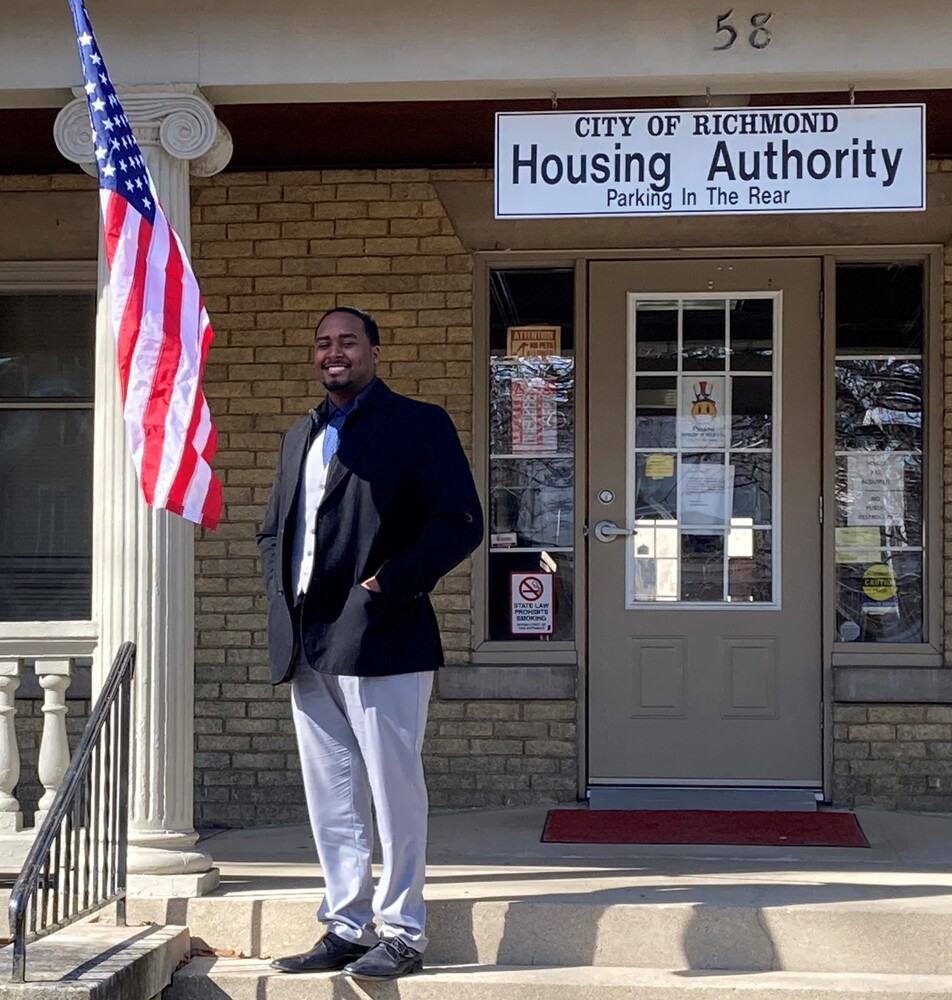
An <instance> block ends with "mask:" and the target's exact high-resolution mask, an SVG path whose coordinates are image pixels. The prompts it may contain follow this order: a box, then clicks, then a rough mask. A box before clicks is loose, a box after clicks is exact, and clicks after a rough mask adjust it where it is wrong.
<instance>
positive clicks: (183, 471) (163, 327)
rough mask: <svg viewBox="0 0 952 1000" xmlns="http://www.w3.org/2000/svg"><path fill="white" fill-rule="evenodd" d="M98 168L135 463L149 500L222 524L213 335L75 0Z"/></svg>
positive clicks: (114, 320) (210, 525)
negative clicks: (205, 379)
mask: <svg viewBox="0 0 952 1000" xmlns="http://www.w3.org/2000/svg"><path fill="white" fill-rule="evenodd" d="M69 6H70V9H71V11H72V13H73V23H74V24H75V26H76V41H77V44H78V46H79V58H80V62H81V63H82V67H83V76H84V77H85V80H86V100H87V103H88V104H89V118H90V122H91V124H92V130H93V147H94V149H95V153H96V165H97V168H98V171H99V198H100V204H101V207H102V215H103V233H104V236H105V248H106V259H107V261H108V263H109V272H110V279H109V294H110V312H111V319H112V325H113V330H114V332H115V337H116V355H117V360H118V367H119V381H120V387H121V392H122V403H123V417H124V419H125V424H126V430H127V432H128V436H129V444H130V448H131V450H132V460H133V462H134V464H135V467H136V472H137V473H138V477H139V485H140V486H141V488H142V494H143V496H144V497H145V501H146V503H148V504H151V505H152V506H154V507H158V508H165V509H167V510H170V511H172V512H173V513H175V514H181V515H182V516H183V517H185V518H187V519H188V520H189V521H194V522H195V523H197V524H202V525H205V527H208V528H214V527H216V526H217V524H218V519H219V517H220V516H221V505H222V500H221V483H220V482H219V481H218V479H217V478H216V477H215V475H214V473H213V472H212V470H211V466H210V465H209V462H210V461H211V459H212V456H213V455H214V454H215V427H214V425H213V424H212V419H211V413H210V412H209V409H208V403H207V402H206V400H205V396H204V394H203V393H202V386H201V378H202V369H203V368H204V364H205V357H206V355H207V354H208V347H209V345H210V343H211V340H212V328H211V324H210V323H209V320H208V313H207V312H206V311H205V306H204V304H203V303H202V296H201V292H200V291H199V288H198V282H197V281H196V279H195V275H194V274H193V273H192V268H191V265H190V264H189V261H188V256H187V255H186V253H185V249H184V247H183V246H182V243H181V241H180V240H179V238H178V236H177V235H176V233H175V231H174V230H173V229H172V227H171V226H170V225H169V222H168V220H167V219H166V217H165V213H164V212H163V211H162V207H161V206H160V205H159V203H158V199H157V198H156V193H155V185H154V184H153V183H152V178H151V177H150V176H149V171H148V169H147V168H146V165H145V160H144V159H143V157H142V151H141V150H140V149H139V144H138V143H137V142H136V140H135V137H134V136H133V134H132V130H131V128H130V127H129V120H128V119H127V118H126V116H125V114H124V113H123V110H122V105H121V104H120V103H119V98H118V97H117V96H116V91H115V89H114V88H113V85H112V83H111V81H110V79H109V74H108V73H107V72H106V64H105V62H103V58H102V54H101V53H100V51H99V47H98V46H97V45H96V39H95V38H94V37H93V29H92V25H91V24H90V23H89V16H88V14H87V13H86V9H85V7H84V6H83V4H82V0H69Z"/></svg>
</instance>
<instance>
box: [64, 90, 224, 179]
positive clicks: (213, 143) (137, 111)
mask: <svg viewBox="0 0 952 1000" xmlns="http://www.w3.org/2000/svg"><path fill="white" fill-rule="evenodd" d="M74 93H76V94H77V97H76V100H74V101H70V103H69V104H67V105H66V107H65V108H63V109H62V111H60V113H59V114H58V115H57V116H56V122H55V123H54V125H53V138H54V139H55V141H56V148H57V149H58V150H59V151H60V152H61V153H62V154H63V156H64V157H65V158H66V159H67V160H71V161H72V162H73V163H78V164H79V165H80V166H81V167H82V168H83V170H85V171H86V173H88V174H91V175H95V173H96V167H95V163H96V158H95V155H94V153H93V141H92V127H91V126H90V123H89V109H88V107H87V105H86V96H85V91H84V90H83V88H82V87H78V88H76V89H75V90H74ZM116 93H117V94H118V95H119V98H120V100H121V101H122V108H123V111H124V112H125V114H126V117H127V118H128V119H129V123H130V124H131V126H132V130H133V132H134V133H135V136H136V139H137V141H138V142H139V145H140V146H148V145H151V146H159V147H161V149H162V150H163V151H164V152H165V153H166V154H167V155H168V156H170V157H172V158H173V159H176V160H185V161H187V162H188V164H189V172H190V173H191V174H193V175H194V176H196V177H211V176H212V175H213V174H217V173H218V172H219V171H221V170H223V169H224V168H225V167H226V166H227V165H228V161H229V160H230V159H231V154H232V150H233V148H234V146H233V143H232V139H231V134H230V133H229V131H228V129H227V128H225V126H224V125H223V124H222V123H221V122H220V121H219V120H218V119H217V118H216V117H215V109H214V107H213V106H212V105H211V104H210V103H209V102H208V101H207V100H206V99H205V97H204V96H203V95H202V94H201V92H200V91H199V89H198V88H197V87H195V86H193V85H191V84H179V85H172V86H166V87H161V88H160V87H153V86H133V87H121V88H116Z"/></svg>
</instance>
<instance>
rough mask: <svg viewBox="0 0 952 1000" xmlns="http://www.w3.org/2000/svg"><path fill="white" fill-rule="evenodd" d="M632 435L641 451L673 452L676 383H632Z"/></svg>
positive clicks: (662, 379) (671, 380)
mask: <svg viewBox="0 0 952 1000" xmlns="http://www.w3.org/2000/svg"><path fill="white" fill-rule="evenodd" d="M635 422H636V425H637V426H636V428H635V433H636V434H637V436H638V441H639V442H640V444H641V446H642V447H644V448H674V447H675V445H676V440H675V438H676V436H677V425H678V380H677V379H676V378H665V377H663V376H657V375H655V376H651V377H645V378H638V379H636V380H635Z"/></svg>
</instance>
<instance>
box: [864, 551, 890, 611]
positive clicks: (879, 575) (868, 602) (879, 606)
mask: <svg viewBox="0 0 952 1000" xmlns="http://www.w3.org/2000/svg"><path fill="white" fill-rule="evenodd" d="M896 595H897V587H896V575H895V574H894V573H893V571H892V569H891V568H890V567H889V566H887V565H886V564H885V563H873V564H872V566H867V567H866V569H865V570H864V571H863V611H864V612H865V613H866V614H868V615H893V614H898V613H899V600H898V598H897V596H896Z"/></svg>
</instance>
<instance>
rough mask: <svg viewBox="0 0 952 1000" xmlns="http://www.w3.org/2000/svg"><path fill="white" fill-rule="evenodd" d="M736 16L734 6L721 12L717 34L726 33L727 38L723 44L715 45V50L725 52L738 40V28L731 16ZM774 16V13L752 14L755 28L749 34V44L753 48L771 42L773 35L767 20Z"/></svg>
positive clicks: (752, 26) (751, 22) (763, 46)
mask: <svg viewBox="0 0 952 1000" xmlns="http://www.w3.org/2000/svg"><path fill="white" fill-rule="evenodd" d="M733 16H734V8H733V7H731V9H730V10H729V11H728V12H727V13H726V14H721V15H720V16H719V17H718V19H717V28H716V30H715V34H717V35H720V34H721V33H724V34H726V35H727V38H726V39H725V40H724V42H723V44H721V45H715V46H714V51H715V52H723V51H725V50H726V49H729V48H731V47H732V46H733V44H734V42H736V41H737V29H736V28H735V27H734V26H733V25H732V24H731V23H730V18H732V17H733ZM772 17H773V13H769V14H768V13H765V12H761V13H759V14H751V16H750V26H751V28H753V29H754V30H753V31H751V33H750V34H749V35H748V36H747V44H748V45H750V47H751V48H752V49H765V48H767V46H768V45H769V44H770V41H771V39H772V37H773V35H771V33H770V29H769V28H768V27H767V22H768V21H769V20H770V19H771V18H772Z"/></svg>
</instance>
